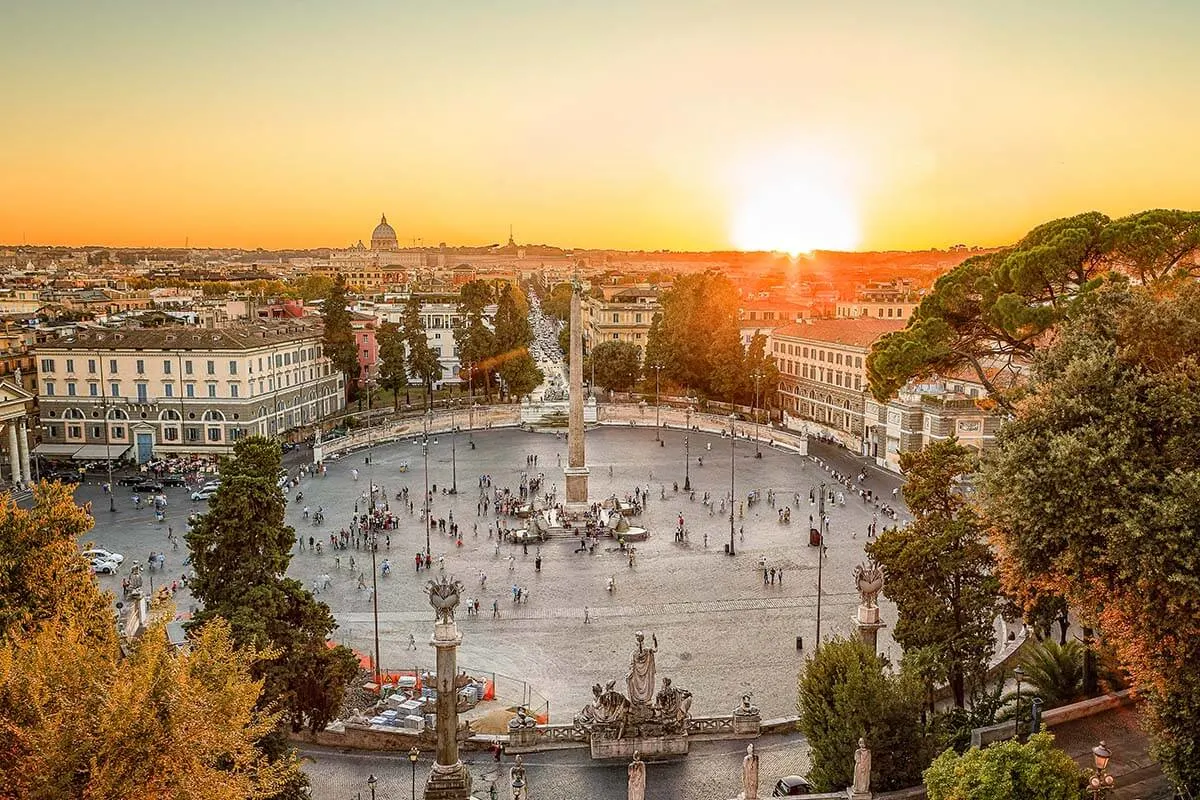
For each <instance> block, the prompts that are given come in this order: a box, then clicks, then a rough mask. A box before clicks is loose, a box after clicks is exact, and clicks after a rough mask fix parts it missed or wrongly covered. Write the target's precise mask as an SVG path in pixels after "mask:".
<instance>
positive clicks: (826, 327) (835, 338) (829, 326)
mask: <svg viewBox="0 0 1200 800" xmlns="http://www.w3.org/2000/svg"><path fill="white" fill-rule="evenodd" d="M905 324H906V323H905V322H904V320H899V319H870V318H866V317H863V318H859V319H816V320H813V321H812V322H801V323H796V324H794V325H784V326H783V327H782V328H776V329H775V332H774V333H773V334H772V336H773V337H774V338H776V339H781V338H787V339H805V340H807V341H815V342H831V343H836V344H846V345H852V346H855V347H870V346H871V345H872V344H873V343H874V342H875V340H876V339H878V338H879V337H881V336H883V335H884V334H886V333H892V332H894V331H898V330H902V329H903V328H904V326H905Z"/></svg>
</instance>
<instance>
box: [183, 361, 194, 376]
mask: <svg viewBox="0 0 1200 800" xmlns="http://www.w3.org/2000/svg"><path fill="white" fill-rule="evenodd" d="M183 374H184V375H191V374H192V362H191V361H185V362H183Z"/></svg>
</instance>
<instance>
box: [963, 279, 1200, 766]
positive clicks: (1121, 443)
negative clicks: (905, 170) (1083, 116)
mask: <svg viewBox="0 0 1200 800" xmlns="http://www.w3.org/2000/svg"><path fill="white" fill-rule="evenodd" d="M1197 353H1200V286H1198V285H1197V284H1196V283H1195V282H1194V281H1191V280H1185V281H1181V282H1177V283H1172V282H1169V281H1164V282H1161V283H1159V284H1156V285H1155V286H1153V287H1136V286H1132V285H1130V283H1129V281H1127V280H1124V279H1111V280H1108V281H1106V282H1105V285H1104V286H1101V287H1099V288H1098V289H1097V290H1096V291H1095V292H1093V293H1091V296H1089V297H1088V298H1087V300H1086V301H1084V302H1082V303H1080V304H1078V305H1077V307H1075V308H1073V309H1072V311H1071V313H1070V314H1069V315H1068V318H1067V320H1066V321H1065V323H1064V324H1063V325H1062V326H1060V327H1059V329H1058V330H1057V331H1056V336H1055V339H1054V342H1053V343H1052V344H1050V345H1049V346H1047V347H1045V348H1043V349H1042V351H1041V352H1040V353H1039V355H1038V358H1037V359H1036V360H1035V362H1034V369H1033V375H1032V379H1031V382H1030V386H1029V390H1028V396H1027V397H1026V399H1025V400H1024V401H1023V402H1022V404H1021V405H1020V407H1019V411H1018V413H1017V415H1016V417H1015V418H1014V419H1013V420H1011V421H1010V422H1008V423H1007V424H1006V425H1005V426H1004V427H1003V428H1002V429H1001V430H1000V433H999V435H998V442H997V445H998V446H997V450H996V453H995V457H994V459H991V460H990V461H989V462H988V463H987V464H986V465H985V469H984V471H983V475H982V481H981V498H982V503H983V510H984V514H985V516H986V519H987V520H988V522H989V524H990V527H991V530H992V540H993V542H994V544H995V545H996V547H997V550H998V553H999V562H1000V574H1001V577H1002V580H1003V582H1004V586H1005V589H1006V591H1007V592H1008V593H1009V594H1010V595H1012V596H1013V597H1014V598H1017V599H1018V600H1020V601H1021V602H1022V604H1023V605H1025V606H1026V607H1028V606H1029V605H1031V604H1032V603H1034V602H1035V601H1036V600H1037V598H1038V597H1039V596H1042V595H1045V594H1051V595H1063V596H1065V597H1066V598H1067V600H1068V601H1069V603H1070V604H1071V607H1072V608H1075V609H1077V610H1078V612H1079V615H1080V617H1081V618H1082V619H1083V620H1085V621H1086V622H1090V623H1092V624H1098V625H1099V628H1100V630H1101V631H1102V633H1103V634H1104V638H1105V640H1106V641H1107V642H1108V643H1109V644H1110V645H1111V646H1112V647H1113V649H1114V651H1115V653H1116V655H1117V659H1118V660H1119V662H1120V664H1121V666H1122V667H1124V668H1125V669H1126V670H1128V671H1129V673H1130V675H1131V677H1132V681H1133V684H1134V686H1135V688H1136V689H1137V690H1138V691H1139V692H1140V693H1141V694H1142V695H1143V696H1144V697H1146V698H1147V699H1148V701H1149V702H1148V704H1147V705H1148V709H1149V711H1150V714H1149V715H1148V716H1149V719H1148V723H1149V727H1150V730H1151V732H1152V734H1153V736H1154V741H1155V745H1156V754H1157V757H1158V759H1159V761H1160V763H1162V765H1163V767H1164V770H1165V771H1166V772H1167V774H1168V775H1169V776H1171V777H1172V779H1173V780H1174V781H1175V782H1176V783H1177V784H1178V785H1181V786H1197V785H1200V748H1197V747H1196V738H1195V731H1197V730H1200V569H1198V568H1197V565H1196V561H1195V550H1196V541H1197V538H1198V536H1200V505H1198V504H1197V503H1196V497H1197V496H1200V393H1197V391H1196V387H1197V386H1198V385H1200V358H1198V357H1197ZM1090 660H1091V659H1089V661H1090ZM1089 671H1091V665H1090V664H1087V665H1086V666H1085V677H1086V676H1087V675H1088V672H1089Z"/></svg>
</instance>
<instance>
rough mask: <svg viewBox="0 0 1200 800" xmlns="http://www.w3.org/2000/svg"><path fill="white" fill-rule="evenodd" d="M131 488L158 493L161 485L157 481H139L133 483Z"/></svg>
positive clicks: (142, 491)
mask: <svg viewBox="0 0 1200 800" xmlns="http://www.w3.org/2000/svg"><path fill="white" fill-rule="evenodd" d="M133 490H134V491H135V492H141V493H143V494H158V493H159V492H161V491H162V490H163V485H162V484H161V483H159V482H158V481H139V482H138V483H135V484H134V485H133Z"/></svg>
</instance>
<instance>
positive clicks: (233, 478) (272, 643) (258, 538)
mask: <svg viewBox="0 0 1200 800" xmlns="http://www.w3.org/2000/svg"><path fill="white" fill-rule="evenodd" d="M279 464H280V455H279V447H278V446H277V445H275V444H274V443H273V442H272V441H271V440H269V439H266V438H263V437H258V436H252V437H248V438H245V439H241V440H239V441H238V443H237V444H236V445H235V446H234V452H233V455H232V456H231V457H228V458H224V459H222V462H221V480H222V483H221V488H220V489H218V490H217V493H216V494H215V495H214V496H213V497H212V499H211V500H210V501H209V511H208V513H206V514H204V515H203V516H201V517H200V519H199V520H198V521H197V522H196V524H195V525H194V526H193V527H192V529H191V531H189V532H188V534H187V542H188V546H189V548H190V549H191V552H192V564H193V568H194V569H195V577H194V578H193V579H192V580H191V582H190V585H189V588H191V590H192V595H193V596H194V597H195V598H196V599H197V600H200V601H201V602H203V604H204V608H203V609H202V610H201V611H200V612H199V613H198V614H196V615H195V617H193V620H192V622H191V623H190V625H191V626H192V627H195V626H199V625H202V624H204V623H205V622H207V621H208V620H210V619H213V618H215V617H222V618H224V619H226V620H228V621H229V623H230V625H231V628H232V633H233V638H234V641H235V642H237V643H238V644H239V645H243V646H251V647H254V648H257V649H261V650H267V649H269V650H270V651H271V652H272V653H273V656H272V657H271V658H267V659H264V660H263V661H261V662H260V663H258V664H257V665H256V666H255V669H254V674H255V675H256V677H261V678H263V679H264V681H265V683H264V687H263V697H264V700H265V701H266V702H278V703H279V704H280V707H281V708H282V710H283V711H284V713H285V715H286V717H287V719H288V721H289V722H290V723H291V725H292V728H293V730H300V728H301V727H303V726H304V725H306V724H307V725H308V726H309V727H310V728H311V729H312V730H314V731H318V730H321V729H322V728H323V727H324V726H325V724H326V723H327V722H328V721H329V720H330V719H331V718H332V717H333V715H334V713H335V712H336V710H337V708H338V707H339V705H340V704H341V701H342V697H343V695H344V693H345V688H346V685H347V683H348V682H349V681H350V679H351V678H353V677H354V675H355V674H356V672H357V668H358V662H357V659H356V658H355V657H354V654H353V653H352V652H351V651H350V650H348V649H347V648H345V647H341V646H338V647H329V646H328V644H327V642H328V638H329V635H330V634H331V633H332V632H333V630H334V628H336V627H337V624H336V623H335V622H334V620H333V615H332V614H331V613H330V611H329V607H328V606H326V605H325V604H324V603H321V602H319V601H317V600H316V599H315V598H314V597H313V596H312V594H311V593H310V592H308V591H307V590H305V589H304V587H303V586H301V585H300V583H299V582H297V581H295V580H292V579H290V578H285V577H283V575H284V574H285V573H286V571H287V566H288V563H289V562H290V561H291V548H292V545H293V544H294V543H295V540H296V534H295V531H294V530H293V529H292V528H291V527H290V526H288V525H286V524H284V519H283V514H284V498H283V492H282V490H280V489H279V487H278V486H277V485H276V484H275V476H276V475H278V474H279ZM318 689H319V690H320V691H318Z"/></svg>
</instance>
